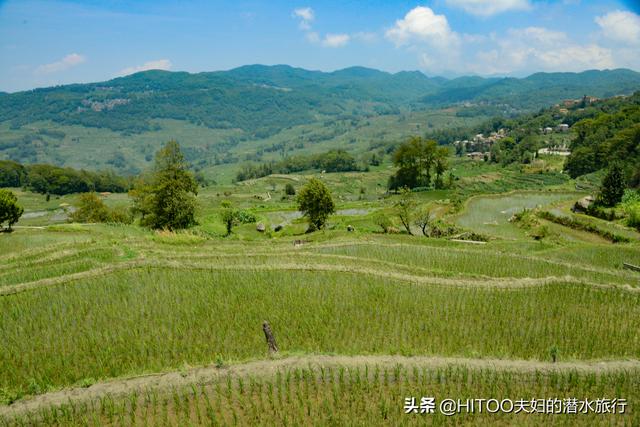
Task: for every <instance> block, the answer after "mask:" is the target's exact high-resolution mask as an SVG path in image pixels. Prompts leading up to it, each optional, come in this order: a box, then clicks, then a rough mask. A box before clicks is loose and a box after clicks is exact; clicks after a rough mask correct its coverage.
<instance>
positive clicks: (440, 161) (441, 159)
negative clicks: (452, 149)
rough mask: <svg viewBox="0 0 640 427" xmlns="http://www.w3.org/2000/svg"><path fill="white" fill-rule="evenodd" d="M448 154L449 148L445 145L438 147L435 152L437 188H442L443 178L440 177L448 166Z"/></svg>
mask: <svg viewBox="0 0 640 427" xmlns="http://www.w3.org/2000/svg"><path fill="white" fill-rule="evenodd" d="M448 156H449V150H447V148H446V147H438V148H437V149H436V152H435V172H436V180H435V183H434V185H435V187H436V188H437V189H441V188H444V180H443V179H442V177H443V175H444V173H445V172H446V171H447V168H448V167H449V163H448V161H447V157H448Z"/></svg>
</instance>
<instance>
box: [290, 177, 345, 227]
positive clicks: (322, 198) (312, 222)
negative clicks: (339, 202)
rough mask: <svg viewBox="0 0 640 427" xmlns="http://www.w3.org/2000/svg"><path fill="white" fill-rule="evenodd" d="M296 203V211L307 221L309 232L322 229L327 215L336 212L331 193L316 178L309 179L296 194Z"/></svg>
mask: <svg viewBox="0 0 640 427" xmlns="http://www.w3.org/2000/svg"><path fill="white" fill-rule="evenodd" d="M297 201H298V209H299V210H300V211H302V213H303V215H304V216H306V217H307V219H308V220H309V230H310V231H313V230H320V229H322V228H323V227H324V225H325V223H326V222H327V218H328V217H329V215H331V214H332V213H334V212H335V210H336V206H335V204H334V203H333V199H332V198H331V192H330V191H329V189H328V188H327V186H326V185H324V183H323V182H322V181H320V180H319V179H316V178H311V179H310V180H309V182H308V183H307V185H305V186H304V187H303V188H302V190H300V191H299V192H298V196H297Z"/></svg>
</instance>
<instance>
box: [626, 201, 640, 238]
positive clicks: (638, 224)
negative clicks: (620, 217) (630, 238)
mask: <svg viewBox="0 0 640 427" xmlns="http://www.w3.org/2000/svg"><path fill="white" fill-rule="evenodd" d="M624 212H625V213H626V214H627V225H628V226H629V227H633V228H636V229H637V230H638V231H640V202H635V203H625V204H624Z"/></svg>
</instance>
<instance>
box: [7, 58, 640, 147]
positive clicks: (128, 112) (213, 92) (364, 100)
mask: <svg viewBox="0 0 640 427" xmlns="http://www.w3.org/2000/svg"><path fill="white" fill-rule="evenodd" d="M639 87H640V74H639V73H636V72H633V71H630V70H612V71H587V72H583V73H578V74H574V73H553V74H545V73H538V74H534V75H532V76H529V77H527V78H524V79H515V78H503V79H497V78H490V79H485V78H480V77H462V78H457V79H453V80H447V79H444V78H439V77H436V78H430V77H427V76H426V75H424V74H422V73H420V72H400V73H396V74H390V73H386V72H382V71H377V70H372V69H368V68H363V67H352V68H347V69H344V70H339V71H335V72H331V73H324V72H319V71H308V70H303V69H299V68H293V67H289V66H284V65H279V66H262V65H251V66H244V67H240V68H236V69H233V70H230V71H220V72H207V73H198V74H189V73H186V72H168V71H157V70H156V71H146V72H141V73H137V74H133V75H130V76H126V77H121V78H116V79H113V80H110V81H107V82H102V83H91V84H74V85H67V86H58V87H50V88H43V89H36V90H32V91H26V92H19V93H13V94H7V95H3V96H0V122H10V123H11V126H12V127H13V128H18V127H20V126H23V125H26V124H28V123H31V122H35V121H42V120H51V121H53V122H57V123H61V124H76V125H82V126H86V127H97V128H107V129H111V130H114V131H118V132H125V133H140V132H145V131H149V130H151V129H153V126H154V125H153V123H152V120H153V119H162V118H164V119H177V120H186V121H189V122H191V123H194V124H198V125H203V126H206V127H209V128H214V129H225V128H233V129H241V130H242V131H244V132H247V133H248V134H250V136H251V137H256V138H261V137H265V136H269V135H272V134H275V133H277V132H278V131H280V130H282V129H283V128H286V127H288V126H292V125H297V124H303V123H310V122H313V121H316V120H318V119H322V118H341V117H342V118H344V117H349V116H365V115H380V114H394V113H398V112H399V111H401V110H402V109H407V108H413V109H420V108H429V107H433V106H438V107H440V106H446V105H450V104H456V103H461V102H471V103H473V102H478V103H482V104H488V105H491V104H493V105H501V106H506V109H511V110H514V111H522V110H531V109H536V108H540V107H543V106H546V105H549V104H551V103H554V102H558V101H560V100H562V99H564V98H575V97H580V96H582V95H584V94H588V95H591V96H597V97H603V96H612V95H617V94H621V93H629V92H632V91H633V90H637V89H638V88H639Z"/></svg>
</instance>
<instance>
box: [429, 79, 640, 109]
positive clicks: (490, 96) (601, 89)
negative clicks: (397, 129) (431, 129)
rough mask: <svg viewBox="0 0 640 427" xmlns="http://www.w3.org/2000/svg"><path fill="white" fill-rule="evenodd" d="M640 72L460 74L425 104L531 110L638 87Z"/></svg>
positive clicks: (430, 96) (628, 90)
mask: <svg viewBox="0 0 640 427" xmlns="http://www.w3.org/2000/svg"><path fill="white" fill-rule="evenodd" d="M639 78H640V73H637V72H635V71H631V70H626V69H618V70H605V71H597V70H592V71H584V72H582V73H536V74H532V75H531V76H529V77H526V78H524V79H516V78H503V79H496V78H490V79H482V78H479V77H475V78H470V77H462V78H459V79H454V80H450V81H448V82H446V83H444V84H443V85H442V88H440V89H439V90H437V91H436V93H433V94H428V95H425V96H424V97H423V98H421V101H422V102H423V103H424V104H427V105H433V104H437V105H447V104H450V103H455V102H464V101H467V102H483V103H487V104H505V105H508V106H510V107H513V108H516V109H518V110H525V111H527V110H533V109H537V108H541V107H545V106H548V105H551V104H554V103H557V102H559V101H560V100H563V99H576V98H580V97H582V96H583V95H590V96H595V97H598V98H609V97H612V96H615V95H621V94H630V93H633V92H634V91H636V90H638V89H640V86H639V85H638V83H639Z"/></svg>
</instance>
